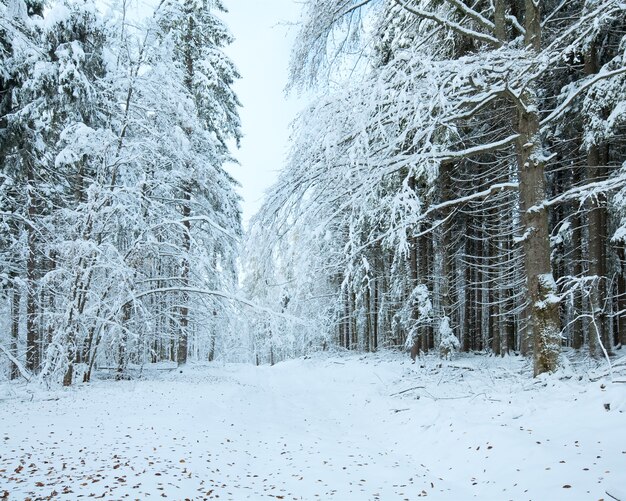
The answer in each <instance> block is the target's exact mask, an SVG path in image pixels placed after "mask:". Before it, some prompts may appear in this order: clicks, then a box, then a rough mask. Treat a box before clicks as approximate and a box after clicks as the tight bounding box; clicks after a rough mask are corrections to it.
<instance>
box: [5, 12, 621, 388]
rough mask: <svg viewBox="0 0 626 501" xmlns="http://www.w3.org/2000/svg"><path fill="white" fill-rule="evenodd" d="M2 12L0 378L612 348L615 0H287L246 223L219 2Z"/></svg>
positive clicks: (75, 378)
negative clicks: (281, 124)
mask: <svg viewBox="0 0 626 501" xmlns="http://www.w3.org/2000/svg"><path fill="white" fill-rule="evenodd" d="M0 9H2V12H1V13H2V24H1V25H0V30H1V31H0V36H1V41H2V45H1V48H2V52H1V55H2V60H1V63H2V65H1V67H0V70H1V72H0V77H1V80H0V84H1V96H2V101H1V104H2V107H1V110H0V111H1V117H2V118H1V122H0V125H1V128H0V133H1V134H0V151H1V159H2V170H1V173H0V175H1V178H0V182H1V184H0V190H1V191H0V197H1V198H0V203H1V204H2V207H1V211H0V217H1V226H0V229H1V247H0V252H1V254H0V259H1V262H2V274H1V275H0V279H1V280H2V283H3V288H2V297H1V298H0V299H1V302H0V307H1V309H0V321H1V325H2V330H1V334H0V349H1V350H2V352H3V354H2V364H3V365H2V367H3V375H4V376H7V377H10V378H13V379H15V378H19V377H20V375H24V376H26V377H30V376H31V375H37V377H38V378H39V379H41V380H45V381H48V382H53V383H58V382H62V383H63V384H64V385H71V384H73V383H75V382H81V381H89V380H90V377H91V373H92V371H93V370H94V368H97V367H99V366H107V367H115V368H116V370H117V371H118V373H119V375H120V376H123V375H124V373H125V370H126V368H127V367H128V365H129V364H140V365H141V364H145V363H156V362H160V361H164V360H169V361H175V362H177V363H179V364H184V363H185V362H186V361H187V359H188V358H189V359H192V360H209V361H210V360H213V359H215V358H216V357H217V358H220V357H221V358H222V359H223V360H229V361H251V362H255V363H257V364H264V363H271V364H274V363H275V362H277V361H280V360H284V359H288V358H291V357H295V356H300V355H303V354H306V353H310V352H312V351H316V350H328V349H332V348H337V347H345V348H346V349H349V350H358V351H365V352H370V351H376V350H378V349H383V348H399V349H406V350H407V351H410V353H411V356H412V357H413V358H416V357H417V356H419V355H420V354H425V353H428V352H429V351H432V350H434V352H436V353H439V354H440V355H442V356H444V357H448V356H450V355H451V353H452V352H454V351H463V352H470V351H472V352H482V353H485V354H495V355H505V354H508V353H512V352H515V353H521V354H523V355H525V356H533V359H534V374H535V375H537V374H540V373H543V372H553V371H554V370H556V369H557V367H558V366H559V356H560V351H561V348H562V347H571V348H574V349H575V350H582V351H585V352H587V353H588V354H589V355H590V356H591V357H593V358H607V359H609V358H610V357H611V356H613V355H614V354H615V352H616V350H618V349H619V348H621V346H622V344H623V343H624V340H625V338H624V337H625V336H626V271H625V269H624V265H625V260H626V255H625V248H626V247H625V242H626V213H625V212H626V202H625V201H624V200H625V199H626V171H625V170H624V169H625V168H626V164H624V153H625V151H626V150H625V148H626V145H625V141H624V133H625V131H626V66H625V59H626V37H625V35H624V30H625V28H626V17H625V7H624V5H623V3H620V2H618V1H616V0H586V1H583V0H577V1H567V2H566V1H554V2H552V1H547V2H541V5H540V4H538V3H537V2H532V1H526V2H524V1H521V0H520V1H514V0H510V1H509V0H499V1H495V2H494V1H489V2H487V1H486V2H477V3H472V4H470V3H467V2H464V1H462V0H445V1H444V0H442V1H434V0H432V1H426V0H424V1H417V0H415V1H402V0H397V1H396V0H394V1H382V0H378V1H374V0H371V1H360V2H357V1H349V0H324V1H321V0H318V1H310V2H307V3H305V4H304V5H303V14H302V22H301V24H300V26H299V33H298V37H297V40H296V44H295V46H294V47H293V53H292V61H291V80H290V82H288V87H289V89H290V91H291V92H298V91H300V90H303V89H305V90H307V92H308V93H309V94H310V95H313V96H314V97H313V100H312V102H311V103H310V104H309V105H308V106H307V107H306V109H304V110H303V111H302V113H301V114H300V115H299V116H298V117H297V118H296V120H295V121H294V124H293V133H292V142H291V145H290V150H291V152H290V154H289V156H288V158H287V159H286V164H285V165H284V166H283V168H282V171H281V174H280V176H279V179H278V181H277V183H276V184H275V185H274V187H273V188H272V189H271V190H270V192H269V193H268V196H267V199H266V201H265V204H264V205H263V207H262V209H261V211H260V212H259V213H258V214H257V215H256V216H255V217H254V219H253V221H252V223H251V225H250V229H249V231H248V233H247V235H246V236H245V237H244V236H243V231H242V224H241V216H240V200H239V199H238V196H237V194H236V181H235V180H234V179H233V178H232V177H231V176H230V175H229V174H228V173H227V172H226V170H225V168H224V166H225V164H226V163H228V162H233V161H234V158H233V151H231V150H232V149H233V147H236V144H237V141H238V140H239V139H240V137H241V131H240V123H239V116H238V109H239V102H238V98H237V96H236V95H235V93H234V91H233V89H232V85H233V83H234V82H235V81H236V79H237V78H238V77H239V75H238V72H237V69H236V66H235V64H234V63H233V62H232V61H231V60H229V58H228V57H227V56H226V55H225V54H224V52H223V50H224V48H225V47H226V46H227V45H228V44H229V43H230V42H231V41H232V35H231V34H230V33H229V31H228V28H227V27H226V26H225V24H224V22H223V20H222V18H221V17H220V14H223V13H224V12H225V6H224V5H222V3H221V2H219V1H207V0H202V1H201V0H197V1H193V2H183V1H174V0H165V1H162V2H156V3H155V4H154V8H153V9H152V10H151V11H150V12H149V13H146V12H145V9H144V12H142V13H141V15H140V13H138V9H137V8H136V7H135V8H133V3H132V2H129V1H119V2H113V3H112V4H111V5H106V4H99V3H98V2H95V1H84V0H63V1H56V2H45V1H43V0H10V1H5V2H3V3H0ZM280 84H282V82H280V83H277V85H280ZM20 372H22V373H23V374H20Z"/></svg>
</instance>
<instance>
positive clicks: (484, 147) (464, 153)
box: [433, 134, 519, 161]
mask: <svg viewBox="0 0 626 501" xmlns="http://www.w3.org/2000/svg"><path fill="white" fill-rule="evenodd" d="M518 138H519V134H513V135H511V136H509V137H506V138H504V139H501V140H500V141H494V142H493V143H489V144H481V145H478V146H473V147H471V148H467V149H465V150H459V151H441V152H437V154H435V155H433V157H434V158H435V159H438V160H441V161H446V160H456V159H458V158H463V159H464V158H467V157H471V156H473V155H481V154H483V153H491V152H493V151H498V150H501V149H502V148H504V147H506V146H509V145H511V144H513V143H515V141H517V139H518Z"/></svg>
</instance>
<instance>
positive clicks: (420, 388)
mask: <svg viewBox="0 0 626 501" xmlns="http://www.w3.org/2000/svg"><path fill="white" fill-rule="evenodd" d="M424 388H426V386H414V387H413V388H407V389H406V390H402V391H399V392H398V393H392V394H391V395H389V396H390V397H395V396H396V395H402V394H403V393H408V392H409V391H413V390H423V389H424Z"/></svg>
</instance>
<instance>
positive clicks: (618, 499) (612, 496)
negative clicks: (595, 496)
mask: <svg viewBox="0 0 626 501" xmlns="http://www.w3.org/2000/svg"><path fill="white" fill-rule="evenodd" d="M604 492H605V493H606V495H607V496H609V497H610V498H613V499H616V500H617V501H623V500H622V499H620V498H616V497H615V496H614V495H613V494H611V493H610V492H609V491H604Z"/></svg>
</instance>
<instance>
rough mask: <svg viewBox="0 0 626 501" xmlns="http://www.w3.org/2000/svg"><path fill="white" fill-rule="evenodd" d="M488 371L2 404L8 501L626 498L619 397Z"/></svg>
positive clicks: (215, 383) (305, 364)
mask: <svg viewBox="0 0 626 501" xmlns="http://www.w3.org/2000/svg"><path fill="white" fill-rule="evenodd" d="M483 360H484V359H478V358H476V359H473V358H469V359H463V360H461V361H456V362H455V363H453V364H451V365H447V366H444V367H443V368H441V369H440V368H437V367H436V362H435V361H434V360H431V361H427V363H426V367H425V368H420V367H419V366H417V365H410V364H408V363H406V361H405V359H404V358H399V357H383V358H378V357H368V358H364V359H359V358H358V357H345V358H336V359H328V360H325V359H315V360H297V361H292V362H287V363H283V364H279V365H277V366H276V367H273V368H272V367H259V368H256V367H250V366H241V365H226V366H213V367H210V368H207V367H195V368H187V369H185V371H184V373H183V374H182V375H181V374H178V373H177V372H176V373H170V374H168V375H166V376H161V378H160V380H157V381H136V382H121V383H111V382H98V383H94V384H93V385H91V386H89V387H81V388H79V389H78V390H73V391H67V392H59V393H56V394H54V396H55V398H56V397H58V400H40V401H37V399H41V398H49V397H50V395H47V396H46V395H42V394H36V395H35V401H32V402H20V401H16V400H15V399H13V400H3V401H0V441H1V442H0V498H2V497H3V495H6V496H8V499H24V498H26V497H31V498H33V499H37V498H45V497H47V496H50V495H51V494H52V495H54V496H53V497H55V498H56V496H58V497H59V498H61V499H82V498H99V499H123V498H128V499H147V498H158V497H167V498H173V499H203V498H205V499H206V498H210V499H213V498H217V499H222V500H224V499H232V500H242V499H306V500H308V499H322V500H325V499H331V498H332V499H338V500H342V501H349V500H370V499H371V500H376V499H380V500H396V499H400V500H402V499H410V500H413V499H416V498H418V497H420V496H426V495H427V496H428V497H429V498H431V499H446V500H447V499H450V500H461V499H472V498H476V499H481V500H491V499H493V500H506V499H514V500H525V499H532V500H545V499H550V500H560V499H563V500H570V499H571V500H583V499H591V500H598V499H602V498H605V499H610V498H608V497H607V495H606V494H605V491H606V490H607V489H608V490H609V491H610V492H612V493H614V494H615V493H620V494H619V495H620V496H621V493H623V492H624V491H625V490H626V489H625V488H624V486H626V475H625V474H624V472H625V471H626V440H625V439H624V430H625V429H626V427H625V425H626V413H620V412H619V410H618V409H616V407H618V408H619V406H621V408H622V410H624V411H626V409H625V408H624V401H625V400H626V399H625V397H624V393H625V392H626V385H624V384H621V385H609V387H608V388H607V389H602V388H600V383H599V382H598V383H588V384H586V385H582V386H581V384H580V383H573V382H572V383H568V382H567V381H566V382H562V381H558V380H556V379H549V380H547V387H543V388H541V389H540V390H539V388H538V387H539V386H540V384H538V382H537V381H534V380H531V379H529V378H527V377H526V376H521V375H520V374H519V373H520V371H522V370H525V368H524V367H523V364H524V362H523V361H521V360H520V359H517V358H511V359H508V360H504V361H499V360H496V361H495V362H493V361H492V362H489V363H491V364H492V365H485V362H484V361H483ZM497 364H499V365H497ZM460 366H468V367H469V368H470V369H471V370H462V369H460V368H459V367H460ZM415 386H424V387H425V388H417V389H410V388H413V387H415ZM405 389H410V390H409V391H406V392H404V393H402V394H401V395H393V396H392V395H391V394H393V393H397V392H399V391H402V390H405ZM609 401H612V402H613V404H612V405H613V410H611V411H610V412H607V411H606V410H605V409H604V406H603V405H604V403H606V402H609ZM509 402H510V403H509ZM22 416H28V417H27V418H26V420H25V419H22ZM55 493H56V494H55Z"/></svg>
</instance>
